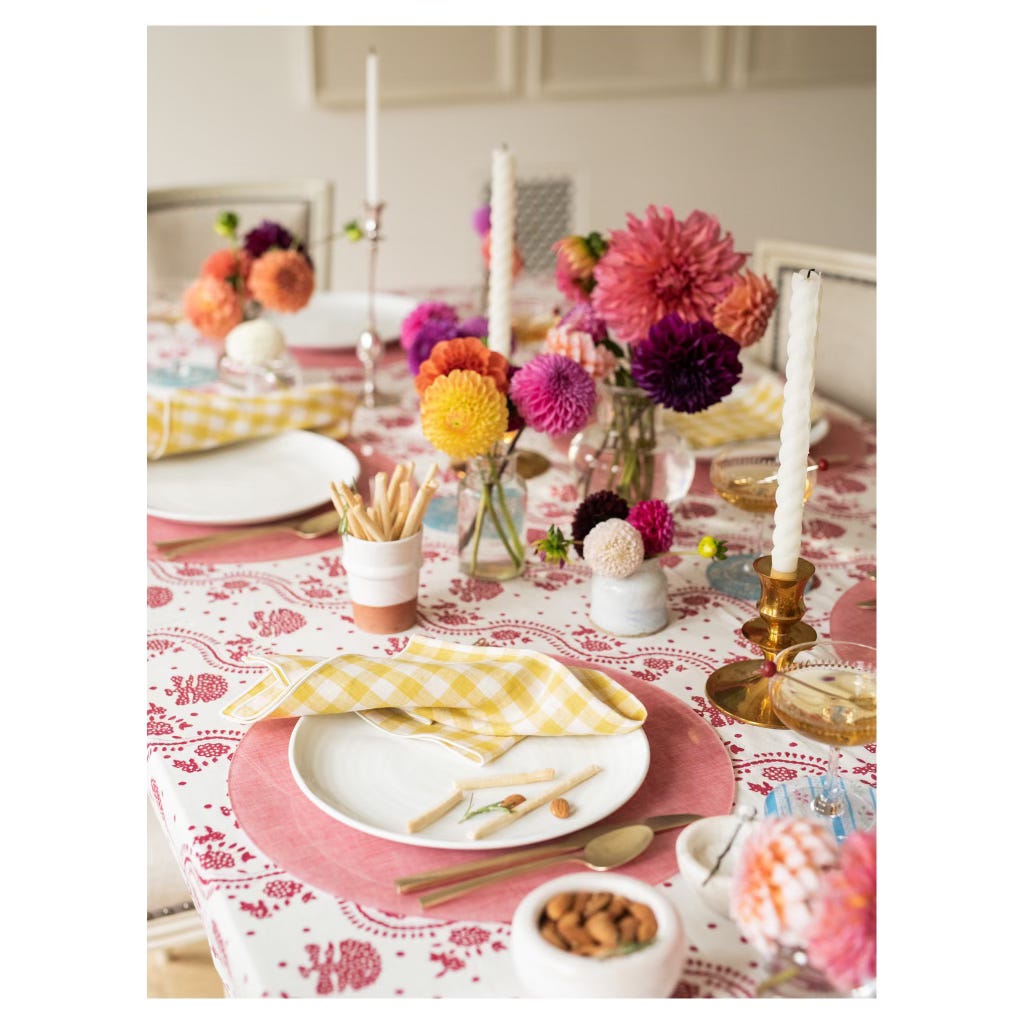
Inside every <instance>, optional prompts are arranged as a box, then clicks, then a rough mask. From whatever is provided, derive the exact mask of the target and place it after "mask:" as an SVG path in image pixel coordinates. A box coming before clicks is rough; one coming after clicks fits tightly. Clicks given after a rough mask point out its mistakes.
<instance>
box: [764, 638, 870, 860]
mask: <svg viewBox="0 0 1024 1024" xmlns="http://www.w3.org/2000/svg"><path fill="white" fill-rule="evenodd" d="M876 660H877V652H876V650H875V648H874V647H870V646H869V645H867V644H858V643H853V642H852V641H845V640H815V641H813V642H811V643H803V644H794V645H793V646H792V647H787V648H785V649H784V650H782V651H780V652H779V653H778V655H776V658H775V671H774V674H771V675H770V676H769V679H768V693H769V697H770V699H771V703H772V711H774V712H775V714H776V716H777V717H778V718H779V719H780V720H781V721H782V722H784V723H785V724H786V725H787V726H788V727H789V728H790V729H792V730H793V732H795V733H798V734H799V735H801V736H803V737H805V738H807V739H809V740H813V741H815V742H817V743H823V744H825V745H826V746H827V747H828V751H829V756H828V768H827V769H826V771H825V774H824V776H804V777H803V778H801V779H798V780H795V781H793V782H786V783H783V784H782V785H781V786H776V787H775V789H773V790H772V791H771V793H769V794H768V797H767V798H766V800H765V806H764V809H765V813H766V814H768V815H796V816H798V817H814V818H820V819H823V820H825V821H828V822H830V823H831V825H832V828H833V830H834V831H835V834H836V837H837V838H838V839H839V840H840V841H841V840H842V839H844V838H845V837H846V835H848V834H849V833H850V832H851V831H854V830H856V831H860V832H863V831H865V830H867V829H870V828H873V827H874V824H875V813H876V812H875V790H874V787H872V786H869V785H867V784H865V783H863V782H858V781H855V780H853V779H843V778H840V776H839V756H840V750H841V748H843V747H860V746H863V745H864V744H865V743H874V742H875V676H876ZM770 664H771V662H766V666H767V665H770ZM769 671H770V670H769Z"/></svg>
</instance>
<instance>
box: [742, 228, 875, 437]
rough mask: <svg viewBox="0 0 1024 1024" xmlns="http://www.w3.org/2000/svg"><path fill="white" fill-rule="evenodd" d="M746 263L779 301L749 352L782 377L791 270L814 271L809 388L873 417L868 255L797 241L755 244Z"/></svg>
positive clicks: (872, 318)
mask: <svg viewBox="0 0 1024 1024" xmlns="http://www.w3.org/2000/svg"><path fill="white" fill-rule="evenodd" d="M752 264H753V268H754V270H756V271H757V272H758V273H761V274H765V275H767V277H768V279H769V280H770V281H771V282H772V284H773V285H774V286H775V289H776V290H777V291H778V293H779V301H778V305H777V306H776V308H775V312H774V314H773V315H772V318H771V320H770V321H769V323H768V328H767V330H766V331H765V333H764V337H763V338H762V339H761V341H759V342H758V343H757V344H756V345H752V346H751V347H750V349H749V350H748V351H749V353H750V354H751V355H752V356H753V357H754V358H755V359H757V360H758V361H759V362H762V363H765V364H767V365H768V366H770V367H771V368H772V369H774V370H778V371H779V372H780V373H785V369H786V342H787V337H788V324H789V310H790V294H791V284H792V276H793V272H794V271H797V270H803V269H807V268H813V269H815V270H817V271H818V272H819V273H820V274H821V279H822V281H821V318H820V323H819V329H818V348H817V353H816V356H815V364H814V386H815V389H816V390H817V392H818V393H819V394H821V395H822V396H824V397H825V398H830V399H833V400H834V401H837V402H839V403H841V404H842V405H845V406H847V407H848V408H850V409H852V410H853V411H855V412H857V413H860V415H862V416H864V417H865V418H867V419H870V420H873V419H875V413H876V397H877V396H876V388H877V383H876V359H875V356H876V340H875V339H876V331H875V257H874V255H873V254H869V253H861V252H851V251H848V250H844V249H832V248H826V247H823V246H816V245H803V244H801V243H798V242H781V241H761V242H758V243H757V244H756V245H755V247H754V254H753V260H752Z"/></svg>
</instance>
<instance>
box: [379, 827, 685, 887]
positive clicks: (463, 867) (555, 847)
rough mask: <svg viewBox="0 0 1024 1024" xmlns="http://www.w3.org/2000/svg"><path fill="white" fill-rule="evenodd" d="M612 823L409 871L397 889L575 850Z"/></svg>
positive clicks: (442, 880)
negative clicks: (450, 864)
mask: <svg viewBox="0 0 1024 1024" xmlns="http://www.w3.org/2000/svg"><path fill="white" fill-rule="evenodd" d="M702 817H703V815H701V814H659V815H656V816H655V817H653V818H647V819H646V820H645V821H642V822H637V823H636V824H642V825H646V826H647V827H648V828H650V829H651V831H652V832H664V831H667V830H668V829H673V828H681V827H683V826H685V825H692V824H693V823H694V822H695V821H698V820H699V819H700V818H702ZM613 827H616V826H611V825H607V824H600V825H592V826H591V827H590V828H585V829H582V830H581V831H579V832H575V833H573V834H572V835H569V836H565V837H564V838H563V839H556V840H554V841H553V842H550V843H546V844H545V845H543V846H531V847H529V848H528V849H524V850H513V851H512V852H511V853H499V854H497V855H496V856H493V857H483V858H481V859H479V860H474V861H470V862H469V863H466V864H456V865H455V866H454V867H448V868H437V869H435V870H433V871H423V872H420V873H419V874H416V875H407V876H406V877H405V878H396V879H395V889H396V890H397V891H398V892H401V893H406V892H419V891H420V890H421V889H429V888H431V886H434V885H436V884H437V883H439V882H451V881H454V880H456V879H459V878H468V877H471V876H473V875H479V874H480V873H481V872H485V871H490V870H492V869H494V868H507V867H511V866H512V865H513V864H522V863H524V862H527V861H535V860H541V859H543V858H545V857H550V856H552V855H553V854H559V853H572V852H574V851H576V850H582V849H583V847H584V846H586V844H587V843H588V842H590V840H591V839H596V838H597V837H598V836H601V835H605V834H607V832H608V831H609V830H610V829H611V828H613Z"/></svg>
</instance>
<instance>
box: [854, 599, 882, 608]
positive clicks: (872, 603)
mask: <svg viewBox="0 0 1024 1024" xmlns="http://www.w3.org/2000/svg"><path fill="white" fill-rule="evenodd" d="M857 607H858V608H864V609H867V610H868V611H875V610H876V609H877V607H878V604H877V600H876V599H875V598H873V597H872V598H870V599H869V600H867V601H858V602H857Z"/></svg>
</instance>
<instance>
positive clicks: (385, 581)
mask: <svg viewBox="0 0 1024 1024" xmlns="http://www.w3.org/2000/svg"><path fill="white" fill-rule="evenodd" d="M436 475H437V466H436V465H435V464H432V465H431V466H430V469H429V470H428V471H427V475H426V476H425V477H424V479H423V483H421V484H420V485H419V487H416V488H415V491H414V487H415V483H414V481H413V478H412V477H413V464H412V463H411V462H404V463H401V464H400V465H398V466H396V467H395V469H394V471H393V472H392V473H391V477H390V479H389V478H388V474H387V473H384V472H380V473H377V474H376V475H375V477H374V479H373V486H372V489H371V492H370V494H371V498H372V501H371V503H370V504H369V505H367V504H365V503H364V501H363V498H362V496H361V495H359V494H357V493H355V492H354V491H353V490H352V489H351V488H350V487H349V486H348V485H347V484H345V483H344V482H339V483H333V482H332V483H331V500H332V501H333V502H334V507H335V508H336V509H337V510H338V514H339V515H340V516H341V532H342V537H343V546H342V565H344V567H345V573H346V575H347V577H348V586H349V596H350V598H351V601H352V617H353V618H354V620H355V624H356V626H357V627H358V628H359V629H362V630H365V631H366V632H367V633H400V632H402V631H403V630H406V629H411V628H412V627H413V626H414V625H415V624H416V602H417V597H418V593H419V580H420V565H421V564H422V561H423V558H422V554H421V542H422V539H423V515H424V513H425V512H426V510H427V505H429V504H430V500H431V498H433V496H434V494H435V492H436V491H437V481H436V480H435V479H434V478H435V477H436Z"/></svg>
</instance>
